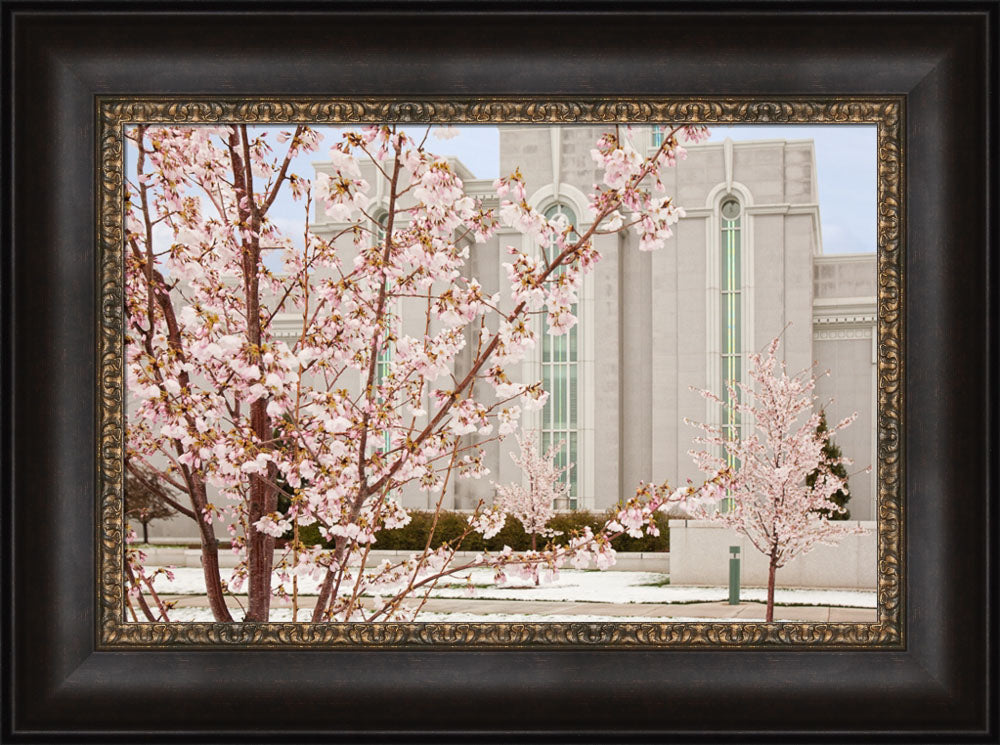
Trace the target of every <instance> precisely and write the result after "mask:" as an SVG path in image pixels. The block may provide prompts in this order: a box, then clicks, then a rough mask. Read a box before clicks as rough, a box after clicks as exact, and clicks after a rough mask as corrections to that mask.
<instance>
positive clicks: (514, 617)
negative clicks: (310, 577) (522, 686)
mask: <svg viewBox="0 0 1000 745" xmlns="http://www.w3.org/2000/svg"><path fill="white" fill-rule="evenodd" d="M214 620H215V619H214V618H213V617H212V611H211V610H210V609H209V608H174V609H173V610H172V611H170V621H171V622H181V623H190V622H192V621H214ZM237 620H239V619H238V614H237ZM291 620H292V611H291V609H290V608H272V609H271V622H272V623H283V622H286V621H291ZM308 620H309V612H308V611H299V621H300V622H305V621H308ZM691 621H700V622H710V623H727V622H729V623H746V621H747V619H745V618H732V619H730V618H695V617H691V618H687V617H680V616H677V617H670V616H649V617H646V616H643V617H642V618H628V617H625V616H573V615H565V614H564V615H557V614H553V615H541V614H532V613H429V612H426V611H421V613H420V616H419V617H418V619H417V622H418V623H441V622H444V623H539V622H543V623H686V622H691Z"/></svg>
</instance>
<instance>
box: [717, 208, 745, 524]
mask: <svg viewBox="0 0 1000 745" xmlns="http://www.w3.org/2000/svg"><path fill="white" fill-rule="evenodd" d="M720 213H721V221H720V222H721V229H722V235H721V247H722V256H721V264H722V277H721V287H722V293H721V303H722V307H721V313H720V314H719V315H720V318H721V322H722V328H721V335H722V336H721V338H722V345H721V346H722V380H721V384H722V385H721V389H722V391H721V392H722V401H723V403H724V404H725V405H724V406H723V409H722V418H723V420H722V435H723V437H725V438H726V439H727V440H736V439H739V437H740V415H739V412H737V411H735V410H734V409H733V408H732V406H731V404H733V403H734V400H733V396H732V394H731V393H730V387H732V388H733V389H734V392H735V393H736V394H737V396H738V395H739V390H738V388H737V384H738V383H739V382H740V381H741V380H742V379H743V369H742V362H743V357H742V354H743V318H742V303H741V300H742V297H741V285H742V267H741V265H740V262H741V253H742V245H741V241H740V230H741V225H740V220H741V210H740V203H739V202H738V201H736V200H735V199H727V200H726V201H725V202H723V203H722V207H721V210H720ZM726 462H727V465H729V467H730V468H736V467H737V466H738V463H737V462H736V460H735V459H734V458H733V457H732V456H731V455H728V454H727V455H726ZM720 508H721V509H722V510H723V511H726V510H728V509H729V508H730V503H729V498H728V497H727V498H726V499H723V501H722V505H720Z"/></svg>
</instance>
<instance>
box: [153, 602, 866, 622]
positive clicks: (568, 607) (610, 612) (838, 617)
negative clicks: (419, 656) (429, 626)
mask: <svg viewBox="0 0 1000 745" xmlns="http://www.w3.org/2000/svg"><path fill="white" fill-rule="evenodd" d="M162 599H163V600H170V601H176V606H175V607H177V608H205V607H207V606H208V599H207V598H206V597H205V596H203V595H165V596H163V597H162ZM226 602H227V603H228V604H229V607H230V608H232V609H233V610H234V611H236V612H237V613H238V612H239V610H240V605H239V604H238V603H237V602H236V599H235V598H233V597H227V598H226ZM241 602H243V603H244V604H245V602H246V601H245V599H241ZM315 604H316V598H315V596H310V595H306V596H303V597H300V598H299V609H300V610H301V609H311V608H312V607H313V606H314V605H315ZM271 607H272V608H291V603H288V602H284V601H281V600H278V599H277V598H276V599H274V600H273V601H272V604H271ZM424 610H425V611H428V612H432V613H474V614H477V615H478V614H511V613H518V614H524V613H527V614H531V615H537V616H538V620H539V621H544V620H545V617H546V616H580V620H581V621H583V620H586V617H587V616H616V617H617V616H620V617H621V620H622V621H623V622H626V621H641V620H643V619H644V618H657V617H665V618H706V619H719V620H733V621H763V620H764V614H765V610H766V609H765V605H764V603H750V602H744V603H740V604H739V605H729V604H728V603H725V602H715V603H586V602H566V601H548V600H487V599H476V598H461V599H458V598H430V599H428V600H427V602H426V603H425V604H424ZM774 618H775V620H776V621H806V622H810V623H828V622H833V623H874V622H875V621H877V620H878V612H877V611H876V610H875V609H874V608H840V607H833V606H779V605H776V606H775V607H774Z"/></svg>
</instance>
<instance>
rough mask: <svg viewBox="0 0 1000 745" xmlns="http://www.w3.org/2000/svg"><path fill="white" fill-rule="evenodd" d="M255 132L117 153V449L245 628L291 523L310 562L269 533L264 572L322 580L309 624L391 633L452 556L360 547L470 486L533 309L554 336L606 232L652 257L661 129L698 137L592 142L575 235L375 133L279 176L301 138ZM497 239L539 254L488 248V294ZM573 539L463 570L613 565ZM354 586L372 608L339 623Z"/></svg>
mask: <svg viewBox="0 0 1000 745" xmlns="http://www.w3.org/2000/svg"><path fill="white" fill-rule="evenodd" d="M271 134H272V133H270V132H267V131H263V132H253V131H251V130H250V128H248V127H246V126H243V125H233V126H219V127H170V126H142V127H138V128H136V129H134V130H131V131H130V133H129V136H130V138H131V140H132V142H133V143H134V146H135V148H136V149H137V151H138V158H137V164H136V169H135V173H134V174H133V175H132V176H131V177H130V179H129V182H128V184H127V190H126V192H127V200H128V210H127V223H126V236H125V243H126V311H127V347H126V377H127V390H128V395H129V398H130V401H129V422H128V451H129V456H130V457H134V458H136V459H139V460H142V461H143V462H145V463H147V464H154V463H155V464H157V466H158V468H159V473H160V475H161V477H162V478H164V479H166V480H169V482H170V483H171V484H173V485H174V486H175V487H176V488H178V489H180V490H182V491H184V492H186V493H187V494H188V496H189V497H190V499H191V502H192V507H193V512H194V513H195V514H196V515H198V516H199V522H200V523H201V524H200V525H199V530H200V531H201V535H202V540H203V550H204V551H206V552H209V553H210V552H211V551H214V550H215V549H214V540H215V539H214V535H213V533H212V527H211V523H212V522H213V521H215V520H220V519H221V520H223V521H224V522H225V523H226V524H227V527H228V529H229V532H230V535H231V536H232V545H233V549H234V551H236V552H237V553H238V555H239V556H240V564H239V565H238V567H237V569H236V571H235V572H234V575H233V580H232V584H231V585H230V587H229V588H228V590H230V591H235V589H236V587H237V586H238V585H240V583H242V582H244V581H245V582H248V583H249V593H250V605H251V610H250V611H249V613H248V618H251V620H262V619H266V617H267V612H268V610H267V609H268V597H269V596H270V594H271V592H272V590H277V591H279V592H281V591H283V590H280V589H278V588H281V587H283V584H282V585H279V586H278V588H273V587H272V583H271V578H270V575H269V574H268V575H267V576H262V573H261V570H260V569H259V567H270V566H271V564H272V561H271V554H272V553H273V552H274V550H275V543H276V541H277V540H279V539H283V538H288V536H289V534H292V535H293V536H294V535H297V534H298V531H299V529H301V528H305V527H308V526H316V529H317V530H318V531H319V534H320V535H321V536H322V538H323V539H324V540H325V541H327V542H328V544H329V545H330V548H317V547H309V548H307V547H305V546H303V545H301V543H300V542H299V541H298V540H297V539H295V538H292V540H290V541H289V542H288V543H287V545H286V547H285V548H284V549H283V553H282V554H281V556H279V558H278V566H280V567H284V569H282V571H288V572H292V571H293V569H294V572H295V573H299V574H309V575H312V576H317V577H322V578H323V585H322V589H321V594H320V601H319V603H318V604H317V610H316V611H315V613H314V615H313V619H314V620H322V619H329V618H333V619H341V620H343V619H352V618H356V617H359V614H360V615H361V616H364V617H366V618H368V617H375V618H388V617H402V616H403V615H405V613H406V612H407V611H406V610H405V608H404V606H405V605H406V604H405V603H403V602H402V598H401V597H400V596H399V593H400V592H403V591H402V590H399V589H398V588H399V587H402V588H403V590H405V592H404V594H413V593H415V592H417V590H418V588H420V587H425V586H426V585H427V584H430V583H432V582H433V581H435V580H434V579H433V577H436V576H440V575H441V574H442V573H445V572H451V571H452V569H450V568H449V563H450V562H451V560H452V558H453V556H452V553H453V552H452V553H449V550H448V549H445V550H443V551H442V550H437V551H431V550H430V549H428V551H425V552H423V553H418V554H415V555H414V556H413V557H411V558H410V559H408V560H406V561H404V562H401V563H400V564H398V565H391V566H388V567H382V568H378V569H377V570H373V568H372V567H369V566H367V560H366V557H367V556H368V552H369V551H370V549H371V547H372V545H373V543H374V542H375V539H376V534H377V533H378V531H379V530H382V529H385V528H392V527H396V526H401V525H404V524H405V523H406V521H407V520H408V519H409V517H408V515H407V514H406V512H405V510H403V508H402V507H401V505H400V500H399V495H400V492H401V490H403V489H404V488H408V487H411V486H412V487H415V488H419V489H421V490H423V491H424V492H426V493H427V494H428V499H429V500H432V501H433V500H440V499H441V496H442V495H443V494H444V492H445V490H446V487H447V485H448V484H449V482H451V481H452V480H453V479H456V478H482V477H484V476H486V475H487V474H488V470H487V469H486V468H485V467H484V461H483V457H482V448H483V446H484V444H485V443H487V442H489V441H491V440H493V439H496V438H500V437H504V436H506V435H508V434H511V433H513V432H515V431H516V430H517V429H518V427H519V426H520V418H521V415H522V412H524V411H530V410H533V409H535V410H537V409H539V408H541V407H543V406H544V405H545V401H546V399H547V396H548V393H547V392H546V391H545V390H543V388H542V386H541V384H540V383H539V382H538V381H532V380H527V381H522V382H518V381H517V380H516V376H513V375H512V371H514V370H519V369H520V365H519V364H518V363H520V362H521V361H522V360H523V359H524V358H525V356H526V355H527V354H528V353H529V352H530V351H531V350H532V349H533V348H534V346H535V344H536V338H535V331H534V328H533V326H534V324H533V323H532V318H531V314H533V313H536V312H541V311H545V312H546V313H547V318H548V333H551V334H561V333H565V332H566V331H567V330H568V329H570V328H571V327H572V326H573V324H575V323H576V318H575V316H574V314H573V312H572V309H573V307H574V305H575V304H576V302H577V300H578V297H577V293H578V290H579V286H580V283H581V282H582V279H583V276H584V275H585V274H586V273H587V272H589V271H591V270H592V269H593V267H594V266H595V264H596V263H597V261H598V260H599V259H600V254H599V252H598V251H597V250H596V249H595V248H594V245H593V236H594V235H595V234H598V233H601V232H609V231H614V230H619V229H626V225H627V227H628V228H630V229H632V230H634V231H635V232H636V234H637V235H638V236H639V244H640V249H642V250H651V249H655V248H658V247H660V246H662V245H663V241H664V240H665V239H666V238H667V237H669V235H670V226H671V225H673V224H675V223H676V221H677V219H678V218H679V217H680V216H681V215H682V214H683V213H682V211H681V210H680V209H679V208H677V207H675V206H674V205H673V203H672V201H671V200H670V199H669V197H667V196H665V195H661V194H660V192H662V190H663V189H662V186H663V184H662V181H661V179H660V170H661V169H662V168H663V167H668V166H670V165H673V164H674V163H675V162H676V160H677V159H679V158H682V157H683V148H682V147H681V146H680V144H679V142H678V139H677V137H678V136H681V135H686V136H687V137H689V138H691V139H697V138H699V137H701V136H702V130H701V129H700V128H697V127H683V128H682V127H677V128H675V129H674V130H673V131H672V132H671V133H670V134H669V135H668V136H667V137H666V138H665V140H664V144H663V146H661V147H660V148H659V149H658V150H657V152H656V153H655V154H654V155H652V156H650V157H649V158H643V157H640V156H639V154H638V153H637V152H636V150H635V148H634V147H633V146H632V145H631V141H630V134H629V131H628V130H627V128H625V129H623V130H622V131H621V132H619V131H617V130H616V131H615V132H612V133H608V134H606V135H605V136H603V137H602V138H601V140H600V142H599V143H598V145H597V148H596V149H595V151H594V157H595V160H596V161H597V163H598V166H599V169H600V170H601V173H602V184H603V185H602V186H597V187H595V194H594V195H593V197H592V200H591V208H592V215H591V217H592V225H591V227H590V228H589V229H587V230H585V231H582V233H580V232H578V229H577V227H576V226H573V225H570V224H568V222H567V221H566V219H565V217H563V216H556V217H554V218H551V219H547V218H546V217H545V216H544V215H543V214H541V213H540V212H539V211H538V210H536V209H535V208H534V207H532V206H530V205H529V204H528V201H527V186H526V183H525V180H524V178H523V176H522V175H521V174H520V173H519V172H517V171H515V172H514V173H513V174H511V175H509V176H507V177H504V178H501V179H498V180H497V182H496V184H495V188H496V193H497V195H498V196H499V198H500V201H499V206H498V207H497V208H488V207H487V206H485V204H484V202H483V200H482V199H481V198H478V197H473V196H470V195H468V194H467V193H466V190H465V186H464V184H463V182H462V179H461V177H460V176H459V174H458V173H457V172H456V170H455V168H453V166H452V165H451V163H449V161H448V160H447V159H446V158H442V157H438V156H435V155H434V154H432V153H430V152H429V151H428V150H427V149H426V148H425V147H424V143H423V142H418V141H416V140H415V139H414V138H412V137H410V136H409V135H408V134H406V133H405V132H403V131H402V130H399V129H397V128H395V127H390V126H383V125H373V126H367V127H364V128H362V129H361V130H359V131H349V132H344V133H342V134H341V135H339V138H338V139H337V141H336V142H334V143H333V145H332V146H331V147H329V149H328V151H327V152H328V158H327V162H326V164H325V165H324V166H323V167H322V168H321V169H320V171H319V173H318V174H317V175H316V177H315V178H314V179H308V178H305V177H304V176H302V175H301V174H297V173H295V172H294V169H292V168H291V165H290V164H291V163H292V161H293V160H294V159H295V157H296V156H297V155H299V154H302V153H311V152H316V151H317V150H318V149H319V147H320V142H321V140H322V135H321V134H320V133H319V132H317V131H315V130H313V129H311V128H309V127H306V126H299V127H297V128H295V130H294V131H291V132H282V133H279V134H278V136H277V137H276V138H275V139H276V140H277V145H279V146H280V147H279V148H274V147H272V145H271V144H270V141H269V137H270V135H271ZM443 134H444V136H446V137H447V136H449V135H451V134H452V132H450V131H447V130H446V131H444V132H443ZM276 150H279V151H280V152H276ZM282 189H288V190H289V191H290V192H291V194H292V197H293V198H294V199H296V200H299V201H300V202H302V207H303V211H304V214H306V215H307V225H308V224H309V223H308V216H309V215H310V210H311V209H313V208H316V211H317V213H318V215H319V217H320V218H321V220H322V221H323V222H324V225H326V226H327V227H328V228H329V230H328V231H327V232H324V233H323V235H322V236H321V235H320V234H319V233H318V232H317V231H316V230H312V229H307V230H306V231H305V235H304V238H303V240H302V241H301V243H297V240H296V239H293V236H291V235H289V234H287V233H286V232H285V230H284V229H283V228H282V227H281V225H280V224H279V222H278V221H277V220H273V219H271V218H269V216H268V215H269V210H270V208H271V206H272V205H273V204H274V202H275V199H276V198H277V196H278V194H279V192H280V191H281V190H282ZM654 192H657V194H656V195H654ZM330 226H332V227H330ZM501 226H503V227H507V228H513V229H514V230H516V231H518V232H520V233H521V234H523V235H525V236H527V237H528V238H529V239H530V240H531V242H533V243H534V244H535V245H537V246H541V247H545V248H546V250H543V251H542V252H541V257H539V256H537V255H536V254H535V253H533V252H530V251H525V250H522V249H517V248H510V249H508V251H509V253H510V255H511V261H510V262H509V263H508V264H505V268H506V271H507V275H508V278H509V280H510V286H511V292H510V297H509V299H508V298H501V296H500V295H499V294H492V295H491V294H488V293H486V292H485V291H484V289H483V284H482V283H481V282H480V281H479V280H478V279H477V278H476V277H474V276H472V273H471V271H470V256H471V255H472V253H473V252H474V251H475V250H476V246H477V245H478V244H481V243H483V242H485V241H487V240H490V239H491V238H492V237H493V236H494V235H495V234H496V231H497V230H498V229H499V228H500V227H501ZM330 230H332V235H330ZM324 236H325V237H324ZM296 238H297V237H296ZM268 257H275V260H270V259H269V258H268ZM276 261H277V262H280V264H281V269H280V270H278V269H276V268H275V262H276ZM508 300H509V302H508ZM402 307H406V308H407V309H408V310H407V313H408V314H409V317H410V318H412V317H413V314H418V315H419V316H421V317H422V320H423V323H422V332H414V330H413V329H414V327H413V325H407V326H406V327H405V328H404V324H403V318H402V315H403V314H402V313H401V310H400V309H401V308H402ZM289 319H292V320H291V321H289ZM279 320H282V322H283V323H285V324H286V326H285V327H284V328H285V329H287V328H288V325H287V324H288V323H291V324H292V326H293V327H294V330H293V332H292V333H288V332H287V330H286V331H280V330H279V328H278V321H279ZM210 493H211V494H212V499H216V498H217V500H218V503H217V504H216V503H213V502H210V501H209V495H210ZM216 495H217V497H216ZM651 501H652V502H655V501H656V500H655V499H653V500H651ZM439 503H440V501H439ZM632 509H633V510H639V511H638V512H633V513H627V514H623V516H622V517H621V519H620V520H619V522H620V523H621V526H622V527H623V529H625V530H628V531H630V532H634V531H635V530H639V529H649V526H650V523H649V521H648V520H647V517H648V515H647V512H644V510H647V507H641V508H640V507H633V508H632ZM504 514H505V511H504V510H503V509H502V508H498V509H488V508H486V507H480V509H478V510H477V512H476V514H475V515H474V516H473V519H472V521H471V523H470V526H469V530H470V531H471V530H474V529H475V530H482V531H483V532H489V531H490V530H493V529H494V528H495V526H496V524H497V520H499V518H500V516H501V515H504ZM637 521H638V522H637ZM501 524H502V523H501ZM616 525H617V523H616ZM637 526H638V527H637ZM574 540H575V542H574V543H572V551H571V552H570V554H566V555H563V554H562V553H559V552H558V551H556V552H555V553H546V552H544V551H541V552H538V553H537V554H536V555H533V556H528V557H525V556H516V557H513V558H512V557H510V556H500V557H496V556H495V557H485V556H484V557H483V559H482V564H483V565H485V566H493V567H495V568H497V569H498V572H500V573H501V574H502V573H503V572H505V571H515V570H514V569H513V567H515V566H519V567H525V566H527V567H531V569H530V571H534V572H537V570H538V567H540V566H548V567H550V569H551V571H556V569H557V568H558V566H559V564H560V562H561V561H563V560H565V559H566V558H567V557H569V558H571V559H572V561H573V562H574V563H575V564H577V563H580V562H582V561H583V560H584V559H586V560H587V561H594V562H595V563H596V564H597V565H598V566H606V565H608V564H609V563H610V562H612V561H613V551H612V550H611V549H610V544H609V542H608V538H607V535H605V534H604V533H601V534H598V535H584V536H581V537H579V539H574ZM553 551H555V549H553ZM203 563H204V565H205V567H206V569H205V572H206V581H207V582H208V585H209V595H210V597H214V598H215V601H214V602H215V604H214V605H213V611H214V612H215V613H216V616H217V618H218V619H219V620H228V617H227V614H228V611H227V610H226V608H225V604H224V603H222V602H221V601H220V598H221V594H222V593H223V592H224V591H225V590H226V589H227V588H223V587H222V583H221V581H220V579H219V577H218V576H213V575H212V572H213V571H214V572H215V574H216V575H217V573H218V572H217V562H215V564H213V563H212V562H211V561H208V562H203ZM213 566H215V567H216V568H215V569H214V570H213V569H212V567H213ZM292 568H293V569H292ZM399 583H403V584H402V585H399ZM213 587H214V588H215V595H214V596H213ZM394 588H395V589H394ZM365 593H376V594H377V595H378V596H379V597H380V598H384V603H385V604H384V605H382V606H380V605H379V604H378V603H376V610H375V611H371V609H370V608H368V609H366V610H362V609H361V604H360V603H359V601H358V598H359V597H360V596H361V595H363V594H365Z"/></svg>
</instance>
